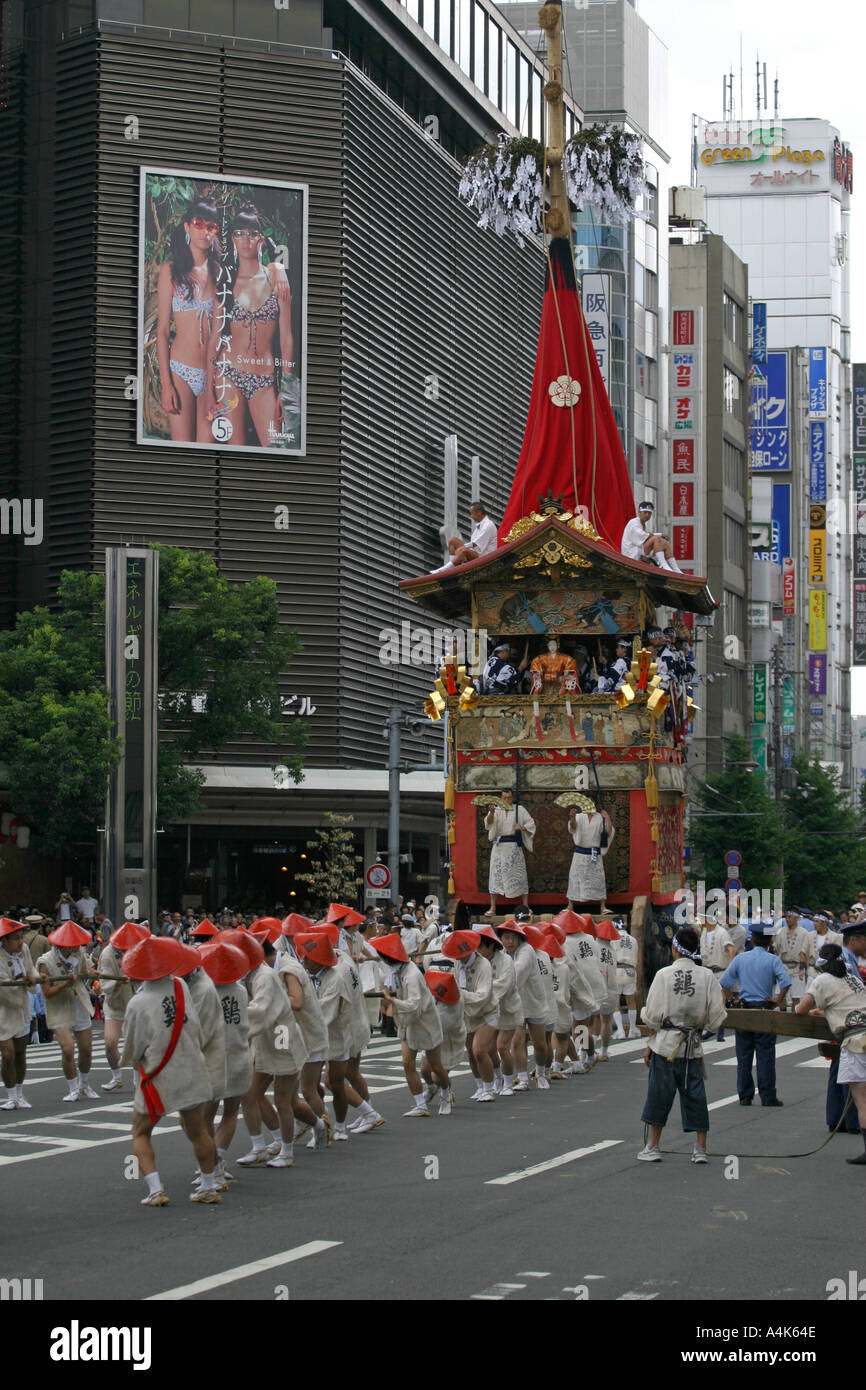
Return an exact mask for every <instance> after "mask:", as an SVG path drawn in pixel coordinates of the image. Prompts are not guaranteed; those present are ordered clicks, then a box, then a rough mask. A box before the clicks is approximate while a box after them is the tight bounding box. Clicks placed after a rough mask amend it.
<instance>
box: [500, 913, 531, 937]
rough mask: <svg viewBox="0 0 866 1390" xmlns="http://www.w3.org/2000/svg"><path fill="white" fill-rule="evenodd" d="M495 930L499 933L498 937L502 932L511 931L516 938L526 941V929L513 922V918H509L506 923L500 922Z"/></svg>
mask: <svg viewBox="0 0 866 1390" xmlns="http://www.w3.org/2000/svg"><path fill="white" fill-rule="evenodd" d="M496 930H497V931H498V932H499V935H500V936H501V935H502V933H503V932H504V931H513V932H514V933H515V934H516V935H517V936H522V937H523V938H524V940H525V939H526V929H525V928H524V927H522V926H521V925H520V923H519V922H515V920H514V918H513V917H509V919H508V921H507V922H500V924H499V926H498V927H497V928H496Z"/></svg>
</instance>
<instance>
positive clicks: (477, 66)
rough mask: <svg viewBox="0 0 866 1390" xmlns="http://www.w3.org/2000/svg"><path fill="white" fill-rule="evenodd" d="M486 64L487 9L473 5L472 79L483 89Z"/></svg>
mask: <svg viewBox="0 0 866 1390" xmlns="http://www.w3.org/2000/svg"><path fill="white" fill-rule="evenodd" d="M486 66H487V11H486V10H484V9H482V7H481V6H480V5H478V4H476V5H475V44H474V47H473V50H472V81H473V82H474V83H475V85H476V87H480V88H481V90H482V91H484V83H485V81H486V77H485V72H486Z"/></svg>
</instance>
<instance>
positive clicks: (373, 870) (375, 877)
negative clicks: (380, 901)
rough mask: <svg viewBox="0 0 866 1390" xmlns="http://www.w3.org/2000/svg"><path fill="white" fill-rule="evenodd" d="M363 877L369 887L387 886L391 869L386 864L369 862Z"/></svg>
mask: <svg viewBox="0 0 866 1390" xmlns="http://www.w3.org/2000/svg"><path fill="white" fill-rule="evenodd" d="M364 877H365V878H366V880H367V883H368V885H369V887H370V888H387V887H388V885H389V884H390V882H391V870H390V869H389V868H388V865H387V864H371V865H370V867H369V869H368V870H367V872H366V873H365V875H364Z"/></svg>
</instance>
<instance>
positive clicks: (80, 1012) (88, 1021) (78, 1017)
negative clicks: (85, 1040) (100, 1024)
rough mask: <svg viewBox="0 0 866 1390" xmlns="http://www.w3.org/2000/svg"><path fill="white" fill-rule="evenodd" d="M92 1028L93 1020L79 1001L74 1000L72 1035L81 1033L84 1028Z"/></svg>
mask: <svg viewBox="0 0 866 1390" xmlns="http://www.w3.org/2000/svg"><path fill="white" fill-rule="evenodd" d="M92 1027H93V1019H92V1018H91V1017H90V1014H89V1013H88V1012H87V1010H86V1009H85V1007H84V1005H83V1004H82V1002H81V1000H80V999H76V1000H75V1022H74V1023H73V1025H72V1031H73V1033H83V1032H84V1030H85V1029H86V1028H92Z"/></svg>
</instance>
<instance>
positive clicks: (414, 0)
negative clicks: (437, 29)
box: [405, 0, 421, 21]
mask: <svg viewBox="0 0 866 1390" xmlns="http://www.w3.org/2000/svg"><path fill="white" fill-rule="evenodd" d="M405 3H406V9H407V10H408V12H409V14H410V15H411V16H412V18H413V19H414V20H418V21H420V19H421V3H420V0H405Z"/></svg>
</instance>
